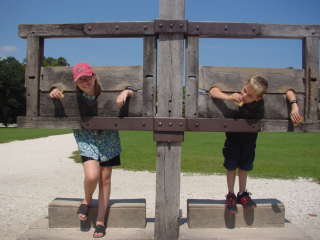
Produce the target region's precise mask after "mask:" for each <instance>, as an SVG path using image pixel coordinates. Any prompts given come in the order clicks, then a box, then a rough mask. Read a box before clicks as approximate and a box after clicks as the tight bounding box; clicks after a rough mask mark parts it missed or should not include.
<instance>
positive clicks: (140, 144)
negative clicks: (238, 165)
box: [0, 128, 320, 183]
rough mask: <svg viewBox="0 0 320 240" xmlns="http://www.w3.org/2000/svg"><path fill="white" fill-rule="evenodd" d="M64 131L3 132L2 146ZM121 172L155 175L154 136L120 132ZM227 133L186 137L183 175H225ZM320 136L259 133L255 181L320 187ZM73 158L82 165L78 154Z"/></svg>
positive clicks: (183, 148) (196, 134)
mask: <svg viewBox="0 0 320 240" xmlns="http://www.w3.org/2000/svg"><path fill="white" fill-rule="evenodd" d="M70 132H71V130H63V129H22V128H0V143H6V142H10V141H15V140H25V139H31V138H39V137H46V136H50V135H58V134H66V133H70ZM120 137H121V143H122V149H123V152H122V153H121V163H122V164H121V168H124V169H127V170H139V171H143V170H147V171H153V172H154V171H156V143H155V142H154V141H153V133H152V132H143V131H121V132H120ZM224 139H225V136H224V133H190V132H186V133H185V139H184V142H183V143H182V163H181V168H182V171H183V172H192V173H202V174H212V173H218V174H225V169H224V168H223V165H222V164H223V157H222V147H223V143H224ZM319 142H320V134H317V133H260V134H259V137H258V141H257V150H256V159H255V163H254V170H253V171H251V172H250V176H253V177H265V178H297V177H304V178H313V179H315V180H316V181H317V182H318V183H320V177H319V176H320V147H319ZM71 158H73V159H75V161H78V162H79V154H78V151H75V152H74V153H73V155H72V156H71Z"/></svg>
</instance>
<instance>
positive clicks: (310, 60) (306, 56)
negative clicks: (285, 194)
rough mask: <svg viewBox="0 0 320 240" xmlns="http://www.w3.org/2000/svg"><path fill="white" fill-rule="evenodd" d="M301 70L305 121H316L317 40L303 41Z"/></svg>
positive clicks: (317, 87)
mask: <svg viewBox="0 0 320 240" xmlns="http://www.w3.org/2000/svg"><path fill="white" fill-rule="evenodd" d="M303 68H304V70H305V86H306V101H305V119H306V120H307V121H308V120H309V121H314V120H318V114H319V104H318V101H319V98H318V94H319V92H318V89H319V86H320V85H319V81H320V79H319V39H318V38H315V37H307V38H304V39H303Z"/></svg>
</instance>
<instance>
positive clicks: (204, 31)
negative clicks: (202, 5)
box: [188, 22, 261, 38]
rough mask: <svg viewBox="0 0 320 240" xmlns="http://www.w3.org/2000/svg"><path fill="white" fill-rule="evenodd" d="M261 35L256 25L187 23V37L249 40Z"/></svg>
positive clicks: (259, 28)
mask: <svg viewBox="0 0 320 240" xmlns="http://www.w3.org/2000/svg"><path fill="white" fill-rule="evenodd" d="M260 34H261V27H260V25H259V24H257V23H220V22H189V24H188V35H201V36H210V37H244V38H250V37H252V38H253V37H255V36H258V35H260Z"/></svg>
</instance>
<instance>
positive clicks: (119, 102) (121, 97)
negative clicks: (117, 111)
mask: <svg viewBox="0 0 320 240" xmlns="http://www.w3.org/2000/svg"><path fill="white" fill-rule="evenodd" d="M132 95H133V91H132V90H128V89H126V90H123V91H122V92H121V93H120V94H119V95H118V97H117V100H116V103H117V106H118V107H119V108H121V107H122V106H123V105H124V104H125V103H126V100H127V98H128V96H132Z"/></svg>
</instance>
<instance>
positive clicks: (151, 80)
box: [143, 37, 157, 116]
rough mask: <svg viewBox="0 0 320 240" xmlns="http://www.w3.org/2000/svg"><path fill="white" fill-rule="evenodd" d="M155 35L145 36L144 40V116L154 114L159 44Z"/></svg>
mask: <svg viewBox="0 0 320 240" xmlns="http://www.w3.org/2000/svg"><path fill="white" fill-rule="evenodd" d="M156 44H157V42H156V38H155V37H145V38H144V41H143V48H144V50H143V106H144V107H143V116H154V113H155V109H154V108H155V101H156V98H155V95H156V92H155V90H156V89H155V86H156V77H157V76H156V71H157V69H156V64H157V46H156Z"/></svg>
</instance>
